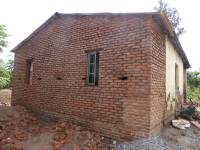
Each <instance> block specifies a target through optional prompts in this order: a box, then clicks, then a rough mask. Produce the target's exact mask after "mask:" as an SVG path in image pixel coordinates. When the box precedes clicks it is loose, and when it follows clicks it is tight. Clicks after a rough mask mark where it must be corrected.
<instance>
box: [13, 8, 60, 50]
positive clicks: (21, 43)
mask: <svg viewBox="0 0 200 150" xmlns="http://www.w3.org/2000/svg"><path fill="white" fill-rule="evenodd" d="M58 16H59V13H58V12H56V13H54V14H53V15H52V16H51V17H50V18H49V19H47V20H46V21H45V22H44V23H43V24H42V25H40V26H39V27H38V28H36V29H35V30H34V31H33V32H32V33H31V34H29V36H28V37H26V38H25V39H24V40H22V41H21V42H20V43H19V44H18V45H17V46H15V47H14V48H13V49H12V50H11V52H14V53H15V52H16V51H17V50H18V49H19V48H20V47H22V46H23V45H24V44H25V43H26V42H27V41H29V40H30V39H31V38H32V37H33V36H34V35H36V34H38V33H39V32H40V31H41V30H43V29H44V28H45V27H46V26H48V25H49V23H51V22H52V21H54V20H55V19H56V18H57V17H58Z"/></svg>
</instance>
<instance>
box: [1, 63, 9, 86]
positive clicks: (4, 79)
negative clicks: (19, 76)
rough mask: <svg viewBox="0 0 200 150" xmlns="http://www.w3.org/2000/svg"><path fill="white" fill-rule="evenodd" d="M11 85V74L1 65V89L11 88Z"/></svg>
mask: <svg viewBox="0 0 200 150" xmlns="http://www.w3.org/2000/svg"><path fill="white" fill-rule="evenodd" d="M10 85H11V73H10V71H9V70H8V69H7V68H6V67H5V66H4V65H3V64H0V89H4V88H9V87H10Z"/></svg>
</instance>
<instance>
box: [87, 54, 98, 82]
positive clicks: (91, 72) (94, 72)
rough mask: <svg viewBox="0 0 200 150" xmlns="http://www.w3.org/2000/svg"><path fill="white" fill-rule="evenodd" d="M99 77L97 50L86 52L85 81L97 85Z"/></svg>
mask: <svg viewBox="0 0 200 150" xmlns="http://www.w3.org/2000/svg"><path fill="white" fill-rule="evenodd" d="M98 79H99V52H90V53H88V69H87V83H88V85H98Z"/></svg>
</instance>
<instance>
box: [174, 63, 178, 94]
mask: <svg viewBox="0 0 200 150" xmlns="http://www.w3.org/2000/svg"><path fill="white" fill-rule="evenodd" d="M178 70H179V69H178V65H177V64H175V91H176V94H178V92H179V71H178Z"/></svg>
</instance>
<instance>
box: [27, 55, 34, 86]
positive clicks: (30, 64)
mask: <svg viewBox="0 0 200 150" xmlns="http://www.w3.org/2000/svg"><path fill="white" fill-rule="evenodd" d="M32 77H33V61H32V60H31V59H29V60H27V61H26V83H27V84H29V85H31V84H32Z"/></svg>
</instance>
